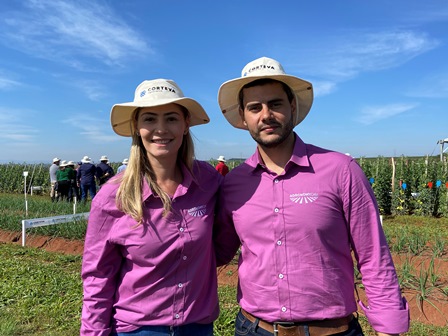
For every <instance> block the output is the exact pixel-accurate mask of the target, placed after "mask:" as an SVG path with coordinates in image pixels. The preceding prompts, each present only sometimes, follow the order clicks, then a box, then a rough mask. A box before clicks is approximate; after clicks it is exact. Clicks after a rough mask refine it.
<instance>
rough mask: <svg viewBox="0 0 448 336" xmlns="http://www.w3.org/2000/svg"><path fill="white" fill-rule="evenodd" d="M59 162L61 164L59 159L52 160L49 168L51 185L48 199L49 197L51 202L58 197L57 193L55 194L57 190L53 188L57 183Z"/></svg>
mask: <svg viewBox="0 0 448 336" xmlns="http://www.w3.org/2000/svg"><path fill="white" fill-rule="evenodd" d="M60 162H61V159H60V158H58V157H55V158H53V163H52V164H51V166H50V168H49V172H50V185H51V189H50V197H51V201H52V202H54V201H55V200H57V196H58V192H57V190H55V186H56V182H57V177H56V172H57V171H58V170H59V163H60Z"/></svg>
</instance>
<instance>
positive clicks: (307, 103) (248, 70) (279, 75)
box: [218, 57, 313, 130]
mask: <svg viewBox="0 0 448 336" xmlns="http://www.w3.org/2000/svg"><path fill="white" fill-rule="evenodd" d="M263 78H272V79H275V80H278V81H280V82H283V83H285V84H286V85H288V86H289V87H290V88H291V90H292V91H293V92H294V94H295V96H296V102H297V104H296V106H297V108H296V114H295V116H294V126H296V125H298V124H299V123H301V122H302V121H303V119H305V117H306V115H307V114H308V112H309V111H310V109H311V105H312V104H313V85H312V84H311V83H310V82H307V81H305V80H303V79H300V78H298V77H295V76H291V75H287V74H286V73H285V70H284V69H283V67H282V65H281V64H280V63H279V62H278V61H276V60H274V59H272V58H268V57H261V58H258V59H256V60H254V61H252V62H250V63H248V64H247V65H246V66H245V67H244V68H243V70H242V71H241V77H239V78H235V79H232V80H229V81H227V82H225V83H224V84H222V85H221V87H220V88H219V92H218V103H219V106H220V108H221V111H222V113H223V114H224V116H225V117H226V119H227V121H228V122H229V123H230V124H231V125H232V126H233V127H236V128H241V129H246V130H247V127H246V126H245V125H244V124H243V120H242V119H241V116H240V114H239V102H238V95H239V93H240V90H241V89H242V87H243V86H244V85H246V84H248V83H250V82H253V81H255V80H257V79H263Z"/></svg>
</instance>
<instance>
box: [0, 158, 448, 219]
mask: <svg viewBox="0 0 448 336" xmlns="http://www.w3.org/2000/svg"><path fill="white" fill-rule="evenodd" d="M357 161H358V163H359V165H360V166H361V168H362V169H363V171H364V173H365V175H366V177H367V178H368V179H369V181H370V183H371V186H372V188H373V191H374V193H375V196H376V199H377V202H378V205H379V208H380V213H381V214H382V215H419V216H432V217H440V216H445V217H448V168H447V163H446V161H445V162H441V161H440V159H439V158H438V157H426V158H424V157H423V158H422V157H421V158H407V157H400V158H398V159H396V158H386V157H378V158H360V159H358V160H357ZM210 163H211V164H213V165H214V164H215V163H216V162H213V160H211V161H210ZM238 163H239V162H237V164H238ZM111 165H112V167H113V168H114V169H115V170H116V169H117V168H118V166H119V165H120V163H112V164H111ZM49 167H50V165H49V164H43V163H40V164H26V163H25V164H17V163H9V164H0V193H23V192H24V190H25V188H26V190H27V192H28V193H29V192H30V191H31V186H42V187H43V188H44V190H46V192H47V193H48V191H49V188H50V180H49V173H48V171H49ZM233 167H234V164H233V165H232V164H230V168H231V169H232V168H233ZM24 171H28V177H27V185H26V186H25V181H24V179H25V178H24V176H23V172H24Z"/></svg>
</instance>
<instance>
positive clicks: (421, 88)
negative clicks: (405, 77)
mask: <svg viewBox="0 0 448 336" xmlns="http://www.w3.org/2000/svg"><path fill="white" fill-rule="evenodd" d="M407 95H408V96H411V97H418V98H448V73H443V74H440V73H439V74H436V75H432V76H428V77H426V78H422V79H421V80H420V81H419V82H417V83H413V85H412V88H411V89H410V90H409V91H408V92H407Z"/></svg>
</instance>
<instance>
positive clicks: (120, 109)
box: [110, 97, 210, 137]
mask: <svg viewBox="0 0 448 336" xmlns="http://www.w3.org/2000/svg"><path fill="white" fill-rule="evenodd" d="M171 103H175V104H178V105H181V106H183V107H185V108H186V109H187V110H188V112H189V113H190V124H189V125H190V126H195V125H201V124H207V123H208V122H210V118H209V117H208V115H207V113H206V112H205V110H204V108H203V107H202V106H201V105H200V104H199V103H198V102H196V101H195V100H194V99H191V98H187V97H183V98H178V99H159V100H157V103H155V102H148V103H144V102H143V103H140V104H138V103H135V102H129V103H123V104H116V105H114V106H113V107H112V110H111V112H110V122H111V124H112V128H113V130H114V132H115V133H117V134H118V135H121V136H127V137H129V136H132V120H131V119H132V115H133V114H134V111H135V110H136V109H137V108H140V107H155V106H163V105H167V104H171Z"/></svg>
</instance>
